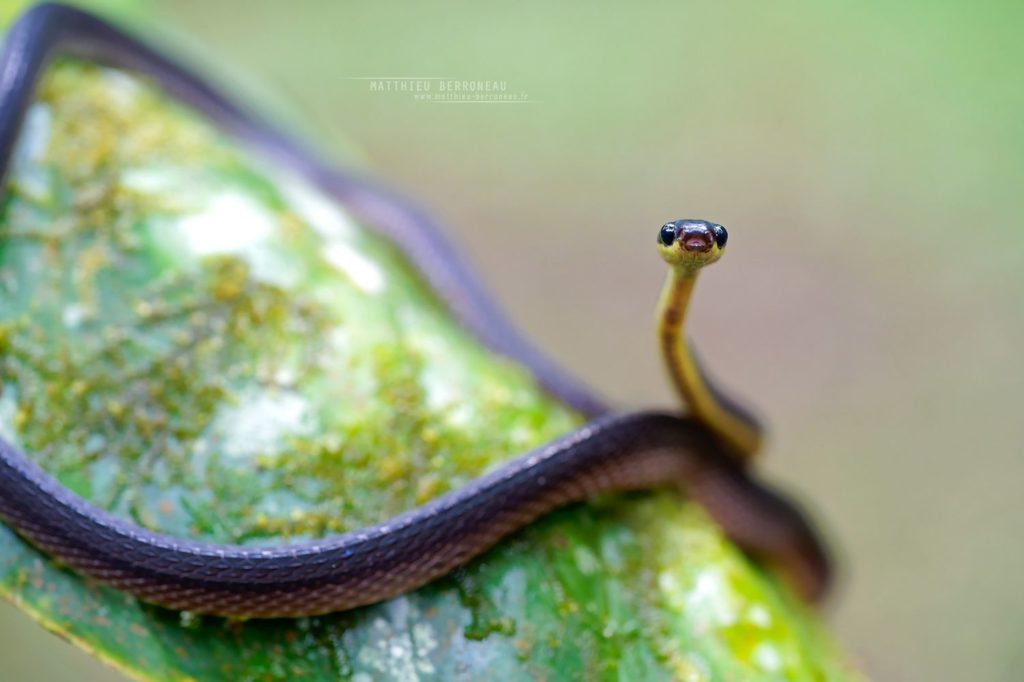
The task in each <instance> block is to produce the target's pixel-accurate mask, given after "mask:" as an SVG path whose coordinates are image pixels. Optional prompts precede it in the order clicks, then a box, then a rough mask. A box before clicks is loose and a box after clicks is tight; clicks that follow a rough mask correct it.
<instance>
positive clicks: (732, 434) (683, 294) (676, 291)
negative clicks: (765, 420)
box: [656, 268, 760, 461]
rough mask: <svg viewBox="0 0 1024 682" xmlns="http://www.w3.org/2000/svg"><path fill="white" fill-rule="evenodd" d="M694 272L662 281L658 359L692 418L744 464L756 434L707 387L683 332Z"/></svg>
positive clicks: (753, 449)
mask: <svg viewBox="0 0 1024 682" xmlns="http://www.w3.org/2000/svg"><path fill="white" fill-rule="evenodd" d="M697 272H698V271H681V270H676V269H675V268H673V269H671V270H670V272H669V275H668V277H667V278H666V280H665V287H664V289H663V290H662V293H661V299H660V301H659V303H658V310H657V317H656V327H657V332H658V342H659V345H660V346H661V356H662V359H663V360H664V362H665V369H666V370H667V371H668V375H669V378H670V379H671V381H672V386H673V388H674V389H675V391H676V393H677V394H678V395H679V398H680V399H681V400H682V402H683V403H684V404H685V406H686V407H687V408H688V409H689V411H690V412H691V413H692V414H693V416H695V417H696V418H697V419H699V420H700V421H702V422H703V423H704V425H705V426H707V427H708V428H709V429H710V430H711V431H712V432H713V433H714V434H715V435H716V436H717V437H718V438H719V440H720V441H722V442H723V443H724V444H725V445H726V446H727V448H728V450H729V451H730V452H731V453H732V454H733V455H734V456H735V457H736V458H737V459H739V460H741V461H747V460H748V459H749V458H750V457H751V456H752V455H753V454H754V453H755V452H756V451H757V449H758V447H759V445H760V433H759V430H758V429H757V428H756V427H755V426H753V425H752V424H751V423H750V420H749V418H748V417H747V416H746V415H744V414H741V413H739V412H738V411H737V410H734V409H733V408H732V407H731V403H730V402H729V401H726V400H723V399H722V398H721V394H720V393H719V392H718V391H717V390H716V389H715V388H714V387H713V386H712V385H711V383H710V382H709V380H708V378H707V376H706V375H705V373H704V371H703V370H702V369H701V366H700V363H699V362H698V360H697V358H696V356H695V355H694V352H693V349H692V347H691V345H690V343H689V341H688V340H687V338H686V333H685V331H684V327H685V323H686V313H687V310H688V308H689V305H690V298H691V297H692V294H693V288H694V286H695V285H696V283H697Z"/></svg>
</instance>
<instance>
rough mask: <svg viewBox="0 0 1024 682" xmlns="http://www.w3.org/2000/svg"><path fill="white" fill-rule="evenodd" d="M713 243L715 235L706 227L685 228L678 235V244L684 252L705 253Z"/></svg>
mask: <svg viewBox="0 0 1024 682" xmlns="http://www.w3.org/2000/svg"><path fill="white" fill-rule="evenodd" d="M714 243H715V235H714V234H712V232H711V230H709V229H707V228H706V227H685V228H683V233H682V234H681V235H679V244H680V245H681V246H682V247H683V249H685V250H686V251H691V252H696V253H706V252H708V251H710V250H711V247H712V246H713V245H714Z"/></svg>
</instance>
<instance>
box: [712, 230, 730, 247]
mask: <svg viewBox="0 0 1024 682" xmlns="http://www.w3.org/2000/svg"><path fill="white" fill-rule="evenodd" d="M714 233H715V244H717V245H718V248H720V249H724V248H725V243H726V242H727V241H729V233H728V232H726V231H725V228H724V227H722V226H721V225H715V228H714Z"/></svg>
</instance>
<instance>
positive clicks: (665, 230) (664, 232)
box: [658, 223, 676, 246]
mask: <svg viewBox="0 0 1024 682" xmlns="http://www.w3.org/2000/svg"><path fill="white" fill-rule="evenodd" d="M675 240H676V226H675V225H673V224H672V223H666V224H665V225H663V226H662V228H661V231H659V232H658V243H659V244H661V245H662V246H672V242H674V241H675Z"/></svg>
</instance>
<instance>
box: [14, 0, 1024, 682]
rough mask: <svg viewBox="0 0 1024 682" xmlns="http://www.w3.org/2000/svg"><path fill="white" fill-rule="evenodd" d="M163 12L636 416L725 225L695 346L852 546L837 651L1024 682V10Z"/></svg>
mask: <svg viewBox="0 0 1024 682" xmlns="http://www.w3.org/2000/svg"><path fill="white" fill-rule="evenodd" d="M117 4H119V5H130V4H131V3H126V2H119V3H117ZM149 6H150V9H151V10H152V12H153V15H154V16H155V17H156V23H157V24H159V25H161V33H162V36H163V40H164V42H165V43H169V44H172V45H174V46H175V49H176V50H177V51H178V53H179V54H183V55H186V56H188V55H191V56H192V60H193V61H194V62H197V63H200V64H203V63H205V62H206V61H207V58H211V57H212V59H213V60H214V61H215V62H216V63H218V64H219V65H228V66H229V67H235V68H238V69H240V70H241V71H243V72H244V73H245V74H247V78H249V80H250V81H252V82H255V83H259V84H260V88H261V89H262V91H263V93H265V94H266V93H269V96H270V98H271V100H277V101H279V102H283V103H284V104H283V105H281V107H282V110H291V111H293V112H297V113H294V114H292V115H291V116H290V118H292V119H295V120H300V121H304V123H305V126H306V133H307V135H308V137H309V139H311V140H312V141H313V142H314V144H316V145H317V146H318V147H319V148H320V149H321V150H322V151H324V153H336V154H338V155H339V158H341V156H342V155H343V154H344V153H348V154H349V155H350V158H357V159H359V160H360V163H364V164H366V165H368V166H369V167H370V168H371V169H372V171H373V172H374V173H375V174H377V175H379V176H380V177H383V178H386V179H388V180H389V181H391V182H392V183H394V184H395V185H397V186H398V187H400V188H402V189H404V190H405V191H406V192H407V193H409V194H411V195H413V196H415V197H416V198H417V199H418V200H419V201H420V202H421V203H422V204H425V205H426V206H427V207H428V208H429V209H430V210H431V211H432V212H433V213H434V214H435V215H436V216H437V217H438V218H440V219H441V221H442V222H443V223H444V224H445V225H447V226H448V227H449V228H450V234H451V235H452V237H453V238H454V239H455V240H456V241H457V243H458V244H459V245H460V247H461V248H462V251H463V252H464V253H465V254H466V255H467V256H468V257H469V258H470V259H471V260H472V261H473V263H474V264H475V265H476V267H477V269H478V270H479V271H480V272H481V273H482V274H483V276H484V278H485V279H486V281H487V283H488V284H489V286H490V288H491V290H492V291H493V292H494V293H495V294H496V295H497V297H498V298H499V299H500V300H501V301H502V303H503V304H504V305H505V307H506V308H507V309H508V310H509V311H510V313H511V314H512V316H513V317H514V318H515V319H516V320H517V321H518V322H519V323H520V324H521V325H522V327H523V328H524V329H525V330H526V331H527V332H528V333H529V335H530V336H532V337H533V338H534V339H536V341H537V342H538V343H539V344H540V345H541V346H542V347H544V348H546V349H548V350H549V351H550V352H551V353H552V354H553V355H554V356H555V357H557V358H558V359H559V360H560V361H561V362H562V363H564V364H565V365H566V366H568V367H570V368H572V369H573V370H575V371H576V372H577V373H578V374H579V375H580V376H583V377H587V378H588V379H589V380H590V382H591V383H592V384H593V385H594V386H595V387H597V388H598V389H600V390H601V391H603V392H604V393H605V394H607V395H608V396H610V397H612V398H614V399H615V400H616V401H617V402H618V403H619V404H621V405H622V406H628V407H638V406H650V405H657V404H662V405H664V404H669V403H670V401H671V400H672V397H671V394H670V392H669V389H668V387H667V385H666V383H665V381H664V378H663V376H662V371H661V367H660V365H659V360H658V358H657V356H656V355H655V353H654V343H653V341H652V334H651V327H650V325H651V319H650V318H651V314H652V309H653V305H654V302H655V298H656V296H657V293H658V290H659V287H660V283H661V280H662V278H663V276H664V266H663V265H662V264H661V262H660V261H659V260H658V258H657V256H656V255H655V252H654V235H655V232H656V229H657V227H658V226H659V225H660V224H661V223H662V222H663V221H665V220H667V219H670V218H675V217H680V216H693V217H705V218H710V219H713V220H716V221H719V222H722V223H724V224H725V225H726V226H728V227H729V228H730V230H731V234H732V239H731V241H730V248H729V255H728V257H727V258H726V259H725V260H724V261H723V263H722V264H721V265H718V266H716V267H715V268H714V269H713V270H711V271H709V272H708V273H707V274H706V275H705V276H704V278H703V281H702V283H701V286H700V288H699V291H698V297H697V302H696V304H695V310H694V316H693V318H692V327H691V329H692V332H693V334H694V336H695V337H696V339H697V340H698V342H699V346H700V348H701V351H702V354H703V355H704V356H706V357H705V359H706V360H707V362H708V363H709V365H710V366H711V367H712V368H714V369H715V370H716V374H717V375H719V376H720V377H721V378H722V379H723V380H724V381H725V382H727V383H728V384H729V385H730V386H732V387H734V388H735V389H736V390H737V391H738V392H740V393H741V394H742V395H744V396H748V397H749V399H750V402H752V403H753V404H755V405H758V406H760V408H761V412H762V414H763V415H764V416H765V417H766V418H767V419H768V420H769V421H770V423H771V426H772V432H771V442H770V445H769V451H768V453H767V461H766V466H767V468H768V470H769V471H770V474H771V476H772V477H773V478H775V479H777V480H779V481H782V482H784V483H785V484H787V485H788V486H790V487H791V488H793V489H794V490H797V491H799V492H800V494H801V495H802V496H803V497H804V498H805V499H806V500H807V501H808V503H810V504H811V505H812V506H813V507H814V508H815V509H816V510H817V512H819V515H820V518H821V520H822V522H823V524H824V526H825V528H826V529H827V530H828V531H829V532H830V534H831V535H832V536H833V537H834V539H835V542H836V546H837V548H838V550H839V554H840V559H841V565H842V577H841V578H842V579H841V584H840V589H839V590H838V592H837V593H836V595H835V598H834V599H833V601H832V604H831V606H830V608H829V609H828V614H827V617H828V618H829V620H830V621H831V623H832V624H833V629H834V631H835V632H836V633H837V635H838V636H839V637H840V639H841V640H842V641H843V642H844V644H845V646H846V648H847V649H848V650H849V651H850V652H851V655H853V656H854V658H855V660H857V662H858V663H859V665H861V667H862V668H863V669H864V670H865V671H866V672H867V673H868V674H869V675H871V676H872V677H874V678H875V679H878V680H908V681H909V680H923V679H924V680H968V679H969V680H973V681H988V680H1000V681H1001V680H1006V681H1010V680H1017V679H1019V678H1020V674H1019V669H1020V667H1021V666H1022V665H1024V647H1022V642H1024V589H1022V588H1021V587H1020V585H1019V584H1018V579H1019V576H1021V575H1022V574H1024V542H1022V540H1021V537H1022V523H1021V519H1022V514H1024V496H1022V495H1021V494H1020V492H1019V487H1020V485H1021V483H1022V481H1024V457H1022V456H1021V454H1022V446H1021V443H1022V442H1024V417H1022V416H1021V415H1020V414H1019V410H1018V409H1017V406H1018V404H1019V403H1020V396H1021V394H1022V392H1024V372H1022V371H1021V349H1022V348H1024V314H1022V311H1021V294H1022V293H1024V267H1022V264H1024V227H1022V225H1021V220H1020V216H1021V214H1022V212H1024V88H1022V87H1021V73H1022V69H1024V41H1021V40H1020V29H1021V26H1022V25H1024V5H1021V4H1020V3H1013V2H975V3H968V2H941V1H932V2H923V1H921V0H918V1H914V2H903V3H888V2H879V1H874V2H862V3H856V4H854V3H815V2H806V1H805V2H799V1H794V0H783V1H782V2H778V3H772V4H770V5H769V4H767V3H755V2H743V3H728V4H726V3H715V2H710V1H704V2H692V1H689V2H664V3H659V2H646V3H641V4H636V5H628V4H626V3H615V4H613V3H601V4H594V3H585V2H576V1H574V2H563V3H561V4H558V5H554V4H552V3H548V2H542V1H538V0H527V1H526V2H520V3H517V4H516V5H515V7H512V6H508V7H506V8H501V9H499V8H494V7H485V6H483V5H482V4H479V3H472V2H459V1H456V0H451V1H446V2H431V3H414V2H401V3H398V2H392V3H368V2H360V3H348V4H342V3H331V2H327V1H326V0H323V1H313V2H310V1H307V2H302V3H283V2H270V1H269V0H262V1H256V2H254V1H251V0H250V1H246V2H242V1H241V0H231V1H222V2H219V3H217V4H216V5H212V4H211V3H205V2H200V1H199V0H187V1H171V0H166V1H164V2H157V1H155V0H152V1H151V2H150V3H149ZM228 72H229V73H230V68H229V70H228ZM372 76H445V77H451V78H457V79H487V80H496V81H505V82H506V83H507V85H508V88H509V90H515V91H522V92H525V93H527V94H528V95H529V98H530V100H531V103H530V104H488V105H473V104H445V105H439V104H434V103H429V102H423V101H417V100H416V99H415V98H414V97H413V96H412V95H410V94H408V93H381V92H371V91H370V87H369V85H368V81H365V80H358V78H360V77H372ZM352 148H354V149H355V150H356V152H355V155H354V157H353V156H352V154H351V152H350V151H348V152H346V150H349V149H352ZM0 660H2V661H3V662H4V667H5V673H4V677H5V678H9V679H12V680H59V679H76V680H86V679H88V680H109V679H116V676H115V675H114V674H113V673H111V672H108V671H106V670H105V669H103V668H102V666H100V665H99V664H96V663H93V662H92V661H89V660H87V658H86V657H85V656H84V655H83V654H79V653H77V652H75V651H73V650H72V649H71V648H70V647H67V646H65V645H63V644H58V643H57V642H56V640H54V639H53V638H51V637H49V636H48V635H45V634H44V633H43V632H42V630H41V629H39V628H37V627H35V626H33V625H32V624H31V623H29V622H28V620H27V619H26V618H24V617H22V616H21V615H19V614H17V613H16V612H15V611H14V610H13V609H12V608H11V607H8V606H6V605H5V606H3V607H2V608H0Z"/></svg>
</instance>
